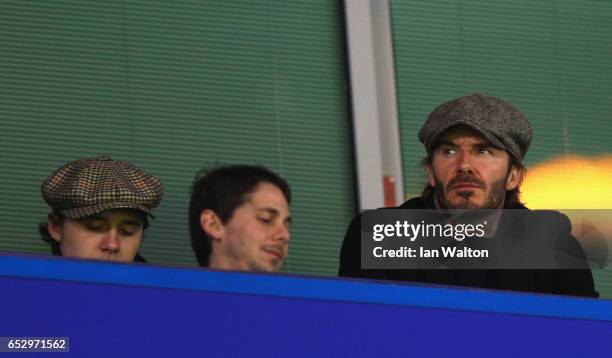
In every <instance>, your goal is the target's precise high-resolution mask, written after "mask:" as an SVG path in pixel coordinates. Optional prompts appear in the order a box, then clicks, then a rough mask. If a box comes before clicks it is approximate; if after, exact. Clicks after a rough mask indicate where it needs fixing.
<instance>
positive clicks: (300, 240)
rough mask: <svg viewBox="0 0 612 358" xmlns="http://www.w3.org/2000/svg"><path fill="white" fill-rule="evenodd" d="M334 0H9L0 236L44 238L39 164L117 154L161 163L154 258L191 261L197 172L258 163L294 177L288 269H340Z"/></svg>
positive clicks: (346, 163) (340, 87) (29, 247)
mask: <svg viewBox="0 0 612 358" xmlns="http://www.w3.org/2000/svg"><path fill="white" fill-rule="evenodd" d="M340 19H341V9H340V3H339V2H337V1H326V0H320V1H273V0H269V1H268V0H266V1H264V0H261V1H252V0H232V1H228V0H217V1H161V0H158V1H152V0H146V1H137V0H128V1H103V2H99V1H68V0H57V1H5V2H3V3H2V10H1V11H0V49H2V50H1V51H2V54H1V56H0V126H1V128H2V129H1V131H0V166H1V170H0V197H1V201H0V237H1V238H2V239H1V240H0V250H17V251H28V252H47V251H48V248H47V247H45V245H44V244H43V243H42V241H41V240H40V238H39V237H38V234H37V231H36V224H37V223H38V222H41V221H43V220H46V214H47V212H48V208H47V207H46V205H45V203H44V202H43V200H42V197H41V196H40V185H41V183H42V181H43V180H44V178H45V177H46V176H47V175H49V174H50V173H51V171H53V170H54V169H55V168H57V167H59V166H60V165H61V164H63V163H65V162H67V161H69V160H73V159H76V158H79V157H85V156H93V155H98V154H109V155H112V156H113V157H116V158H118V159H124V160H130V161H132V162H134V163H135V164H136V165H137V166H139V167H141V168H143V169H146V170H148V171H150V172H152V173H153V174H155V175H157V176H159V177H160V178H161V179H162V181H163V182H164V184H165V187H166V195H165V197H164V200H163V202H162V204H161V206H160V207H159V208H158V209H157V211H156V216H157V218H158V219H157V220H155V221H154V222H153V223H152V226H151V228H150V229H149V230H148V231H147V235H146V238H145V241H144V243H143V247H142V252H143V254H144V256H145V257H146V258H147V259H148V260H149V261H150V262H153V263H170V264H195V259H194V256H193V253H192V252H191V248H190V243H189V235H188V233H187V208H188V198H189V190H190V184H191V182H192V180H193V178H194V176H195V174H196V172H197V171H198V170H199V169H200V168H202V167H203V166H210V165H214V164H216V163H218V164H232V163H259V164H264V165H267V166H269V167H270V168H272V169H273V170H276V171H277V172H279V173H280V174H281V175H282V176H283V177H285V178H286V179H287V180H288V181H289V182H290V184H291V186H292V189H293V192H294V201H293V205H292V215H293V217H294V226H293V229H292V240H291V244H290V256H289V258H288V260H287V261H286V265H285V270H286V271H289V272H302V273H317V274H332V275H335V274H336V272H337V265H338V252H339V248H340V244H341V241H342V239H343V236H344V231H345V228H346V225H347V224H348V222H349V221H350V219H351V218H352V215H353V213H354V212H353V211H354V203H353V189H352V156H351V144H350V128H349V119H348V113H347V111H348V109H347V108H348V107H347V89H346V79H345V72H346V71H345V67H344V66H345V59H344V53H343V51H344V50H343V49H344V43H343V35H342V33H343V29H342V26H341V21H340Z"/></svg>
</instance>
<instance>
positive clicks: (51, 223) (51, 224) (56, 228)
mask: <svg viewBox="0 0 612 358" xmlns="http://www.w3.org/2000/svg"><path fill="white" fill-rule="evenodd" d="M47 230H48V231H49V236H51V238H52V239H53V240H55V241H57V242H60V241H62V225H61V223H60V222H59V220H58V218H57V217H55V216H54V215H53V214H49V215H48V216H47Z"/></svg>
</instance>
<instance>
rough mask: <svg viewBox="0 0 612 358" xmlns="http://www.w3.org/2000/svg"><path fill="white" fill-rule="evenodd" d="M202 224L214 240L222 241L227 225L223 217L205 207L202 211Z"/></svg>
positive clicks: (203, 228)
mask: <svg viewBox="0 0 612 358" xmlns="http://www.w3.org/2000/svg"><path fill="white" fill-rule="evenodd" d="M200 226H202V230H204V232H205V233H206V235H208V236H209V237H210V238H211V239H212V240H216V241H220V240H221V238H222V237H223V235H224V233H225V226H224V225H223V222H222V221H221V218H219V216H218V215H217V214H216V213H215V212H214V211H212V210H210V209H205V210H204V211H202V212H201V213H200Z"/></svg>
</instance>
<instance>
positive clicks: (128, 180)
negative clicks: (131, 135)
mask: <svg viewBox="0 0 612 358" xmlns="http://www.w3.org/2000/svg"><path fill="white" fill-rule="evenodd" d="M41 191H42V196H43V198H44V199H45V201H46V202H47V204H49V206H51V207H53V208H56V209H58V210H59V211H60V212H61V213H62V214H64V215H66V216H67V217H69V218H72V219H80V218H84V217H87V216H90V215H93V214H96V213H99V212H101V211H104V210H110V209H119V208H126V209H136V210H140V211H142V212H144V213H146V214H148V215H150V216H153V215H152V213H151V209H153V208H154V207H156V206H157V205H159V203H160V202H161V199H162V196H163V193H164V187H163V185H162V183H161V182H160V181H159V179H157V178H156V177H154V176H153V175H151V174H148V173H145V172H143V171H142V170H140V169H138V168H136V167H135V166H134V165H132V164H130V163H128V162H124V161H120V160H113V159H111V158H110V157H107V156H100V157H96V158H86V159H78V160H75V161H72V162H70V163H68V164H66V165H64V166H62V167H61V168H59V169H58V170H56V171H55V172H54V173H52V174H51V175H50V176H49V177H48V178H47V179H46V180H45V182H44V183H43V184H42V187H41Z"/></svg>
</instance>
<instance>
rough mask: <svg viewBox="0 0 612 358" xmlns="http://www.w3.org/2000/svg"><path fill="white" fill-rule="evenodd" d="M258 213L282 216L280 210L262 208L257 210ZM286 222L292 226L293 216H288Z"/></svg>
mask: <svg viewBox="0 0 612 358" xmlns="http://www.w3.org/2000/svg"><path fill="white" fill-rule="evenodd" d="M257 211H266V212H269V213H270V214H272V215H276V216H278V215H280V212H279V211H278V210H276V209H274V208H261V209H257ZM285 221H286V222H288V223H290V224H291V223H292V222H293V219H292V218H291V216H288V217H287V218H286V219H285Z"/></svg>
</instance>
